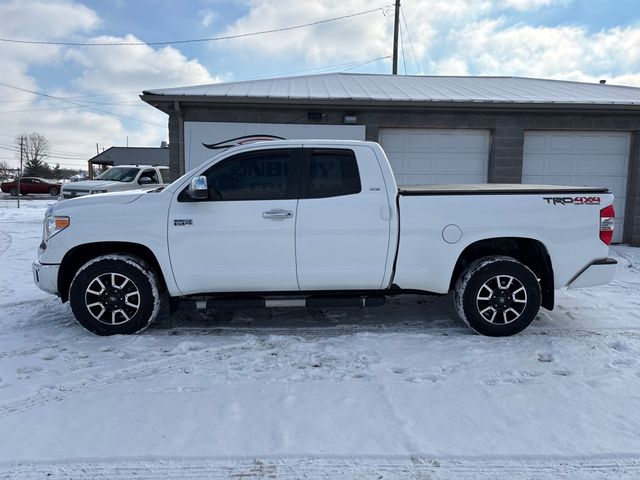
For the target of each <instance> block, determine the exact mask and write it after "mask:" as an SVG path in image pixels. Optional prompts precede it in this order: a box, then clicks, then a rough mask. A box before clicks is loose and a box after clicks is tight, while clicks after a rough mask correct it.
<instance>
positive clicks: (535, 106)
mask: <svg viewBox="0 0 640 480" xmlns="http://www.w3.org/2000/svg"><path fill="white" fill-rule="evenodd" d="M140 98H141V99H142V100H143V101H144V102H146V103H148V104H150V105H151V106H153V107H155V108H157V109H159V110H161V111H163V112H165V113H170V112H171V111H174V110H175V108H174V105H175V104H176V102H177V103H178V104H181V105H191V106H209V107H211V106H221V107H228V106H229V105H242V106H245V107H252V106H253V107H264V106H265V105H269V106H271V107H275V108H278V107H292V106H295V107H303V108H307V107H318V106H323V107H333V108H358V107H360V108H383V109H394V108H396V109H397V108H410V109H417V108H421V109H424V108H428V109H434V110H453V109H455V110H475V109H483V110H485V111H486V110H510V111H532V110H534V111H544V110H547V111H558V110H563V111H571V110H573V111H587V110H588V111H593V112H596V111H597V112H611V111H629V112H634V111H636V112H640V104H633V103H631V104H629V103H601V102H592V103H573V102H565V103H561V102H515V101H512V102H508V101H507V102H505V101H485V100H482V101H468V100H464V101H451V100H447V101H438V100H435V101H434V100H429V101H415V100H367V99H353V98H344V99H340V98H336V99H309V98H270V97H264V98H260V97H227V96H225V97H217V96H207V95H188V96H187V95H154V94H150V93H148V92H143V94H142V95H140Z"/></svg>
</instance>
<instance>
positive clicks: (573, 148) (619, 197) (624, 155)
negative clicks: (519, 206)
mask: <svg viewBox="0 0 640 480" xmlns="http://www.w3.org/2000/svg"><path fill="white" fill-rule="evenodd" d="M630 140H631V135H630V134H629V133H624V132H562V131H554V132H525V136H524V160H523V162H524V164H523V170H522V183H547V184H553V185H577V186H589V187H608V188H609V190H611V191H612V192H613V194H614V196H615V209H616V231H615V234H614V237H613V241H614V242H621V241H622V226H623V225H624V207H625V203H626V195H627V177H628V171H629V145H630Z"/></svg>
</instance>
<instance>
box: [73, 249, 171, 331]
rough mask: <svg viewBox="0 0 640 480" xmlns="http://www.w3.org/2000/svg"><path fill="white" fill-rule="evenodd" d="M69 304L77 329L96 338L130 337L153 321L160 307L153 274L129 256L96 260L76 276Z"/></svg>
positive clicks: (82, 268)
mask: <svg viewBox="0 0 640 480" xmlns="http://www.w3.org/2000/svg"><path fill="white" fill-rule="evenodd" d="M69 303H70V304H71V310H72V311H73V315H74V316H75V317H76V320H77V321H78V323H80V325H82V326H83V327H84V328H86V329H87V330H88V331H90V332H91V333H95V334H96V335H116V334H131V333H137V332H139V331H141V330H144V329H145V328H146V327H148V326H149V324H150V323H151V322H152V321H153V320H155V319H156V317H157V316H158V313H159V311H160V308H161V305H162V298H161V294H160V289H159V284H158V280H157V277H156V273H155V272H154V271H153V269H151V268H149V266H148V265H146V264H145V262H144V261H143V260H141V259H140V258H138V257H134V256H132V255H124V254H111V255H102V256H100V257H96V258H94V259H92V260H90V261H88V262H87V263H85V264H84V265H83V266H82V267H81V268H80V269H79V270H78V272H77V273H76V275H75V277H74V278H73V280H72V281H71V287H70V288H69Z"/></svg>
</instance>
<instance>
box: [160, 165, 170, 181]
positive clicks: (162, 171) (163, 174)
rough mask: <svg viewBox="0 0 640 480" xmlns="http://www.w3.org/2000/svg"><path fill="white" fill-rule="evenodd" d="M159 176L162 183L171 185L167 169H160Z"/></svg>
mask: <svg viewBox="0 0 640 480" xmlns="http://www.w3.org/2000/svg"><path fill="white" fill-rule="evenodd" d="M159 170H160V175H161V177H162V183H171V178H170V176H169V169H168V168H160V169H159Z"/></svg>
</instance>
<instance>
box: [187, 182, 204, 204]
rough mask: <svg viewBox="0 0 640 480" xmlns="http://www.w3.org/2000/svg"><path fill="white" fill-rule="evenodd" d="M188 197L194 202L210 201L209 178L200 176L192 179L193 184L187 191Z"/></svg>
mask: <svg viewBox="0 0 640 480" xmlns="http://www.w3.org/2000/svg"><path fill="white" fill-rule="evenodd" d="M187 195H188V196H189V198H191V199H193V200H208V199H209V186H208V185H207V177H205V176H200V177H195V178H192V179H191V184H190V185H189V188H188V189H187Z"/></svg>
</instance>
